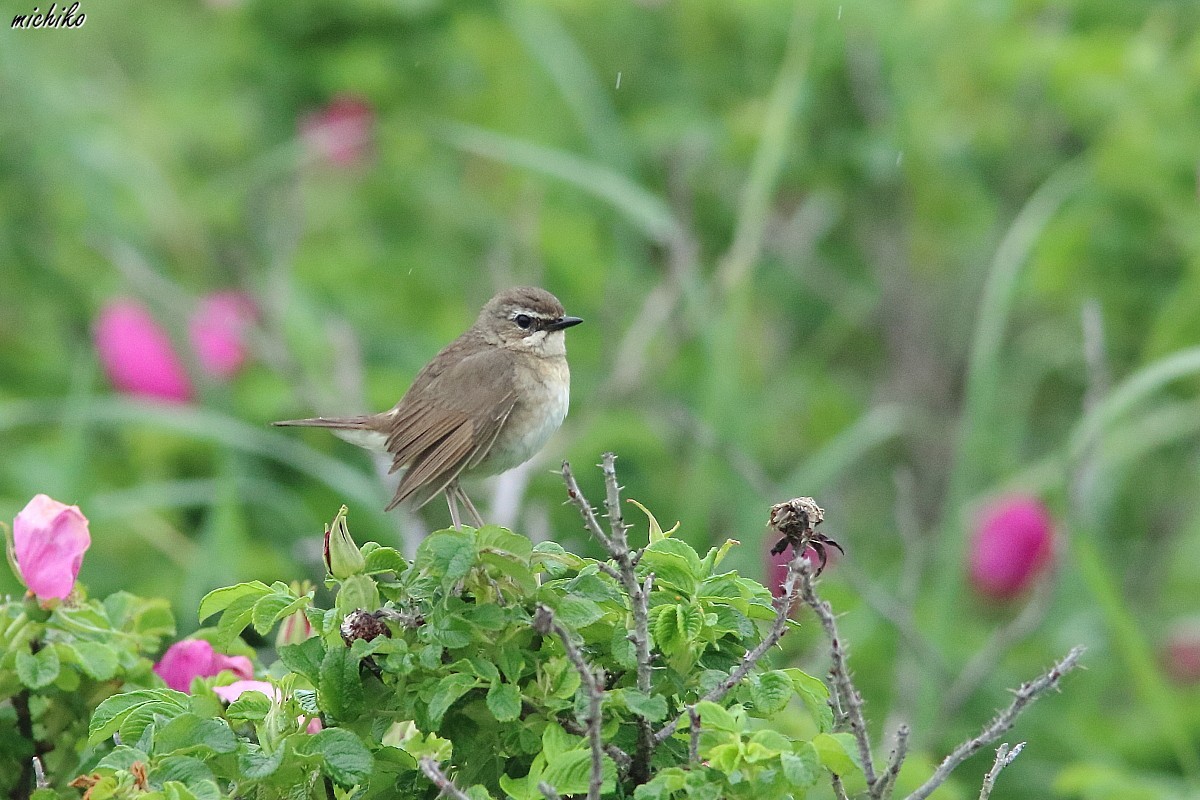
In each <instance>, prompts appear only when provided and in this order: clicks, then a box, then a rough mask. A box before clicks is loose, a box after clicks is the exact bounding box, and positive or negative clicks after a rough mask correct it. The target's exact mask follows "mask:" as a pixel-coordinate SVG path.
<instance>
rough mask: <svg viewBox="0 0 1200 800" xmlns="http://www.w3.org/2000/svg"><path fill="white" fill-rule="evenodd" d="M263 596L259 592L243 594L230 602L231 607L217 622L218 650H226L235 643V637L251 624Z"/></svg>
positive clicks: (215, 644) (215, 642)
mask: <svg viewBox="0 0 1200 800" xmlns="http://www.w3.org/2000/svg"><path fill="white" fill-rule="evenodd" d="M261 597H262V595H258V594H243V595H242V596H241V597H238V598H235V599H234V601H233V602H232V603H230V604H229V607H228V608H226V609H225V610H224V611H223V612H222V613H221V619H220V621H219V622H218V623H217V632H216V635H214V636H213V647H215V648H217V649H218V650H226V649H228V648H229V646H230V645H232V644H233V641H234V639H236V638H238V636H239V635H241V632H242V631H243V630H245V628H246V626H247V625H249V624H250V620H251V619H252V618H253V617H254V606H255V604H257V603H258V601H259V599H260V598H261Z"/></svg>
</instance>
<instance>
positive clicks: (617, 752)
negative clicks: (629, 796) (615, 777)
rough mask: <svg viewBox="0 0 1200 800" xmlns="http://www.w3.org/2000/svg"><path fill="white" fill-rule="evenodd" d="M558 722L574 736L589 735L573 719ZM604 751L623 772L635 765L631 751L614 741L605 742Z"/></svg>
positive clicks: (585, 729) (565, 718) (563, 719)
mask: <svg viewBox="0 0 1200 800" xmlns="http://www.w3.org/2000/svg"><path fill="white" fill-rule="evenodd" d="M558 724H559V725H562V727H563V730H564V731H566V732H567V733H569V734H571V735H572V736H587V728H585V727H583V726H582V725H580V724H579V723H578V722H576V721H575V720H573V719H569V718H567V717H563V718H562V719H560V720H559V721H558ZM604 752H605V753H607V754H608V757H609V758H611V759H612V760H613V761H614V762H616V764H617V769H619V770H621V772H622V773H627V772H628V771H629V768H630V766H632V765H633V758H632V757H631V756H630V755H629V753H626V752H625V751H624V750H622V749H621V748H619V747H617V746H616V745H615V744H613V743H612V742H606V743H605V745H604Z"/></svg>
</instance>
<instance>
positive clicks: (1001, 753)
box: [979, 742, 1025, 800]
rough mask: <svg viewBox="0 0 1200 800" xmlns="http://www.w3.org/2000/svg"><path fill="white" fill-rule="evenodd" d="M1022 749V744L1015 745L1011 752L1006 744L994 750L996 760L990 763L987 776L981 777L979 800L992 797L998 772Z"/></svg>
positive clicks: (1019, 753) (1023, 745)
mask: <svg viewBox="0 0 1200 800" xmlns="http://www.w3.org/2000/svg"><path fill="white" fill-rule="evenodd" d="M1024 749H1025V743H1024V742H1019V743H1017V744H1016V745H1014V746H1013V748H1012V749H1011V750H1010V749H1009V747H1008V742H1005V743H1004V744H1002V745H1000V746H999V747H997V748H996V760H995V761H993V762H992V768H991V769H989V770H988V771H987V775H984V776H983V786H981V787H979V800H988V798H989V797H991V796H992V789H994V788H996V777H997V776H998V775H999V774H1000V770H1002V769H1004V768H1005V767H1007V766H1008V765H1009V764H1011V763H1012V762H1013V761H1014V760H1015V759H1016V757H1017V756H1019V755H1021V751H1022V750H1024Z"/></svg>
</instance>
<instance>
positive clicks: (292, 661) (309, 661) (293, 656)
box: [279, 636, 325, 686]
mask: <svg viewBox="0 0 1200 800" xmlns="http://www.w3.org/2000/svg"><path fill="white" fill-rule="evenodd" d="M324 658H325V643H324V642H323V641H321V639H320V638H318V637H316V636H313V637H312V638H309V639H305V640H304V641H303V642H300V643H299V644H288V645H284V646H283V647H281V648H279V660H280V661H282V662H283V665H284V666H285V667H287V668H288V669H290V670H291V671H292V672H295V673H297V674H299V675H303V676H304V677H306V678H308V680H309V683H311V684H312V685H313V686H317V685H318V684H319V683H320V682H321V662H322V661H323V660H324Z"/></svg>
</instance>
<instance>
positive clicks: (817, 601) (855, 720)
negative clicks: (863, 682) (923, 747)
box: [799, 560, 878, 797]
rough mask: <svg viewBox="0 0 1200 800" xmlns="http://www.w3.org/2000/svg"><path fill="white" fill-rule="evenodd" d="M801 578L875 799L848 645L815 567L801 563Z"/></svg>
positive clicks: (872, 769)
mask: <svg viewBox="0 0 1200 800" xmlns="http://www.w3.org/2000/svg"><path fill="white" fill-rule="evenodd" d="M799 577H800V596H801V597H802V598H803V599H804V602H805V604H806V605H807V606H808V607H809V608H811V609H812V610H813V613H815V614H816V615H817V619H818V620H820V622H821V627H822V628H824V629H825V635H826V636H828V637H829V651H830V655H831V657H832V664H831V665H830V667H829V674H830V677H831V678H832V679H833V691H834V694H835V695H836V696H837V699H838V705H839V706H840V707H841V709H842V713H843V714H844V715H845V719H846V723H847V724H848V725H849V726H850V732H851V733H852V734H854V741H855V743H857V745H858V757H859V759H860V760H861V761H862V768H863V777H865V778H866V779H867V789H868V790H869V791H870V792H871V793H872V797H874V796H876V795H875V794H874V792H875V791H876V789H875V785H876V782H877V781H878V776H876V774H875V765H874V763H873V762H872V760H871V741H870V739H868V738H867V723H866V719H865V718H864V717H863V705H862V695H860V694H859V693H858V689H857V688H856V687H855V686H854V681H852V680H851V679H850V667H849V666H848V665H847V663H846V647H845V642H844V641H843V640H842V638H841V636H840V635H838V628H837V620H835V619H834V617H833V609H831V608H830V607H829V603H826V602H825V601H824V600H822V599H821V598H819V597H817V592H816V589H815V588H814V587H813V573H812V566H811V565H810V564H809V563H808V561H806V560H802V561H801V563H800V568H799Z"/></svg>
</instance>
